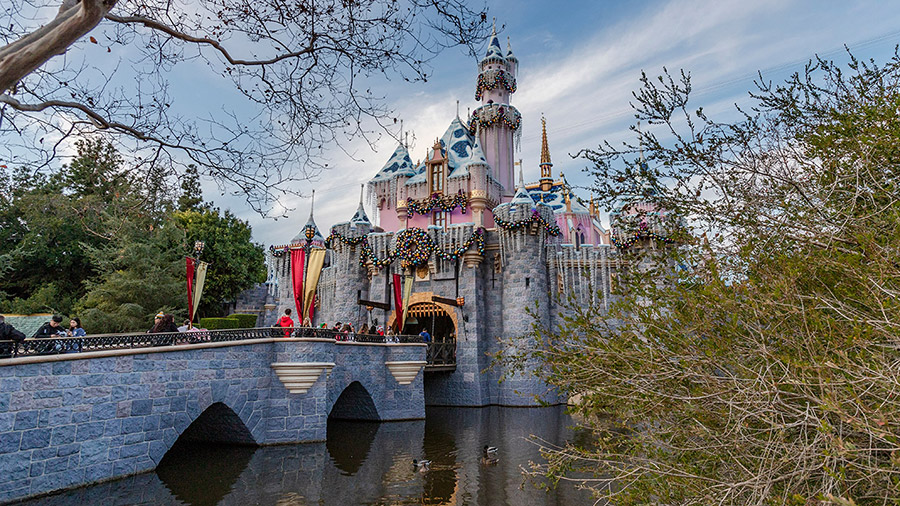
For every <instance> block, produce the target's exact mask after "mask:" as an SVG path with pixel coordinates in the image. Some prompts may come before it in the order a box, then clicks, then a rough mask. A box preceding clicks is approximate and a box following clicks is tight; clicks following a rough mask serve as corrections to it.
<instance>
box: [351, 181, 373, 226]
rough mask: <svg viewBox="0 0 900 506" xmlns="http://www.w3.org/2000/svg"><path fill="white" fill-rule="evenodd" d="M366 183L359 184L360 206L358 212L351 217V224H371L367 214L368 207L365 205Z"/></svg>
mask: <svg viewBox="0 0 900 506" xmlns="http://www.w3.org/2000/svg"><path fill="white" fill-rule="evenodd" d="M364 186H365V185H359V207H357V208H356V214H354V215H353V217H352V218H350V225H351V226H354V227H355V226H357V225H371V224H372V222H371V221H369V217H368V216H367V215H366V209H365V208H364V207H363V188H364Z"/></svg>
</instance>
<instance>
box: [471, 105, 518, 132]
mask: <svg viewBox="0 0 900 506" xmlns="http://www.w3.org/2000/svg"><path fill="white" fill-rule="evenodd" d="M495 105H496V104H495ZM488 110H489V111H491V112H490V114H488V113H486V111H488ZM507 111H512V114H507ZM509 116H512V119H510V118H509ZM498 123H499V124H501V125H504V126H506V127H507V128H509V129H510V130H518V129H519V127H520V126H521V125H522V115H521V114H520V113H519V111H518V110H516V108H515V107H511V106H503V105H501V106H499V107H497V108H493V107H491V108H487V107H480V108H478V109H475V111H474V112H473V113H472V118H471V119H469V133H470V134H472V135H475V133H476V132H477V131H478V130H479V129H480V128H484V127H489V126H491V125H494V124H498Z"/></svg>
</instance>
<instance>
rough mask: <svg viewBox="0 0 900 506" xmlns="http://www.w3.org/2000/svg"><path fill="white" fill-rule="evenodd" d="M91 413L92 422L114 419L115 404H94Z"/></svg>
mask: <svg viewBox="0 0 900 506" xmlns="http://www.w3.org/2000/svg"><path fill="white" fill-rule="evenodd" d="M91 411H92V415H91V419H92V420H94V421H98V420H111V419H113V418H115V417H116V404H115V403H112V402H108V403H106V404H95V405H94V407H93V409H92V410H91Z"/></svg>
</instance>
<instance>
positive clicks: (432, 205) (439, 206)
mask: <svg viewBox="0 0 900 506" xmlns="http://www.w3.org/2000/svg"><path fill="white" fill-rule="evenodd" d="M468 205H469V197H467V196H466V195H465V194H464V193H462V192H459V193H456V194H454V195H441V194H439V193H434V194H432V195H431V196H430V197H428V198H424V199H422V200H413V199H408V200H407V201H406V207H407V209H408V210H409V213H410V215H411V216H414V215H415V214H416V213H418V214H428V213H430V212H432V211H434V210H440V211H444V212H448V213H449V212H450V211H453V210H454V209H456V208H457V207H459V208H460V209H462V212H463V214H465V213H466V207H467V206H468Z"/></svg>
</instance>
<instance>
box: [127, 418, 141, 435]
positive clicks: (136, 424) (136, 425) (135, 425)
mask: <svg viewBox="0 0 900 506" xmlns="http://www.w3.org/2000/svg"><path fill="white" fill-rule="evenodd" d="M143 430H144V420H143V419H141V418H125V419H123V420H122V433H123V434H133V433H135V432H141V431H143Z"/></svg>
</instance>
